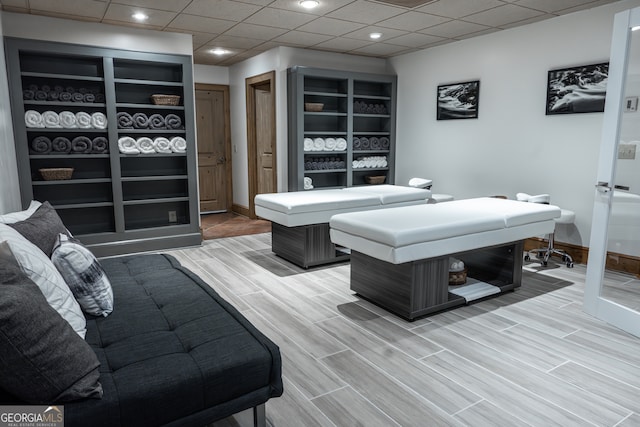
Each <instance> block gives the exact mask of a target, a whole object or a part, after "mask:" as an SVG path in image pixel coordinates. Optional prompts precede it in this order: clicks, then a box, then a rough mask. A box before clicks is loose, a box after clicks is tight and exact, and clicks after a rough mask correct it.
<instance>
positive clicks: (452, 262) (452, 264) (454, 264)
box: [449, 257, 464, 272]
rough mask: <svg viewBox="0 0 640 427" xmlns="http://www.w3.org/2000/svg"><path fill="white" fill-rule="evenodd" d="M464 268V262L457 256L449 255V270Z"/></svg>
mask: <svg viewBox="0 0 640 427" xmlns="http://www.w3.org/2000/svg"><path fill="white" fill-rule="evenodd" d="M463 270H464V262H462V261H460V260H459V259H457V258H454V257H449V271H452V272H458V271H463Z"/></svg>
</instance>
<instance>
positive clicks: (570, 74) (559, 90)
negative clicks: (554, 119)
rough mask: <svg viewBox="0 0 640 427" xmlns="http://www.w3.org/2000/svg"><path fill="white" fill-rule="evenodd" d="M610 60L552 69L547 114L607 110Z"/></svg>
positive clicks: (549, 79) (548, 80)
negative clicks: (605, 101)
mask: <svg viewBox="0 0 640 427" xmlns="http://www.w3.org/2000/svg"><path fill="white" fill-rule="evenodd" d="M608 78H609V63H608V62H603V63H600V64H591V65H581V66H578V67H570V68H560V69H557V70H550V71H549V74H548V78H547V115H552V114H574V113H597V112H603V111H604V100H605V97H606V93H607V80H608Z"/></svg>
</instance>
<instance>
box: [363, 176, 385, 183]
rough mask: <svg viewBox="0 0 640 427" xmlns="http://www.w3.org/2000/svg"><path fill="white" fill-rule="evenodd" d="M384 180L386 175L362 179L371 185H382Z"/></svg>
mask: <svg viewBox="0 0 640 427" xmlns="http://www.w3.org/2000/svg"><path fill="white" fill-rule="evenodd" d="M386 179H387V176H386V175H371V176H365V177H364V180H365V181H366V182H367V184H372V185H376V184H384V181H385V180H386Z"/></svg>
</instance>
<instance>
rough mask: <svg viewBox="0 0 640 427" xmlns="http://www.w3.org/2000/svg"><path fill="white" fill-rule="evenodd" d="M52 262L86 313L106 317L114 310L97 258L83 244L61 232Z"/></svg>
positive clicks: (111, 291) (109, 290) (111, 292)
mask: <svg viewBox="0 0 640 427" xmlns="http://www.w3.org/2000/svg"><path fill="white" fill-rule="evenodd" d="M51 261H53V265H55V266H56V268H57V269H58V271H59V272H60V274H62V277H63V278H64V280H65V281H66V282H67V285H69V288H71V292H73V295H74V296H75V297H76V300H77V301H78V303H79V304H80V307H82V309H83V310H84V311H85V312H86V313H89V314H93V315H94V316H108V315H109V313H111V312H112V311H113V290H112V289H111V283H110V282H109V279H108V278H107V275H106V274H105V272H104V270H103V269H102V266H101V265H100V263H99V262H98V260H97V259H96V257H95V256H94V255H93V254H92V253H91V251H89V249H87V248H86V247H84V245H83V244H82V243H80V242H79V241H78V240H76V239H72V238H69V236H67V235H66V234H63V233H60V234H59V235H58V239H57V242H56V245H55V246H54V247H53V254H52V255H51Z"/></svg>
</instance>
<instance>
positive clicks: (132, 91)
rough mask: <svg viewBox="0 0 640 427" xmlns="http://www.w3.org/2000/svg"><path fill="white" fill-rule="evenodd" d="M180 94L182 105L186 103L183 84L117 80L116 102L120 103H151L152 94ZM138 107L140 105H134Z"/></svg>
mask: <svg viewBox="0 0 640 427" xmlns="http://www.w3.org/2000/svg"><path fill="white" fill-rule="evenodd" d="M155 94H163V95H178V96H180V103H179V104H180V105H184V104H183V103H184V94H183V88H182V85H179V86H177V85H163V84H159V83H147V84H144V85H141V84H139V83H132V82H128V81H127V82H124V81H116V103H118V104H150V105H154V104H153V103H152V102H151V95H155ZM134 108H138V107H134Z"/></svg>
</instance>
